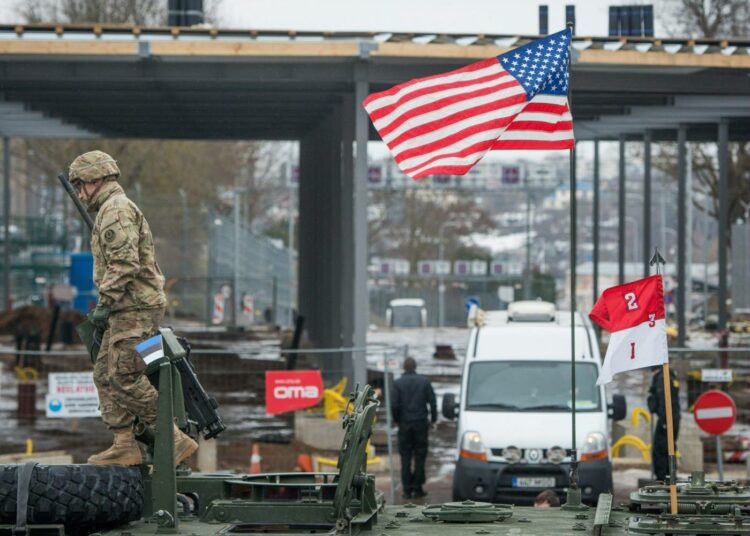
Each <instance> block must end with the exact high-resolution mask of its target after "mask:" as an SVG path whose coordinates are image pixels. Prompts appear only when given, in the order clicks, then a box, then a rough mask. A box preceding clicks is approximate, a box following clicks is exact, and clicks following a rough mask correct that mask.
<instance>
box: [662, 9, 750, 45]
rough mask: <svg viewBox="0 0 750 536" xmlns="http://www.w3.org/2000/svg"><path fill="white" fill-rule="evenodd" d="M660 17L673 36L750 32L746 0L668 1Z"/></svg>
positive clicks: (726, 35) (709, 36)
mask: <svg viewBox="0 0 750 536" xmlns="http://www.w3.org/2000/svg"><path fill="white" fill-rule="evenodd" d="M662 20H663V21H664V26H665V28H666V30H667V31H668V32H669V33H670V34H672V35H680V36H691V37H707V38H730V37H739V38H745V37H747V35H748V33H750V3H749V2H748V1H747V0H669V1H668V2H665V3H664V9H663V11H662Z"/></svg>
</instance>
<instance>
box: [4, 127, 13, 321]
mask: <svg viewBox="0 0 750 536" xmlns="http://www.w3.org/2000/svg"><path fill="white" fill-rule="evenodd" d="M10 195H11V194H10V138H8V137H5V138H3V289H4V292H3V298H4V300H3V306H4V307H5V310H6V311H10V309H11V301H12V300H11V294H10V270H11V266H10Z"/></svg>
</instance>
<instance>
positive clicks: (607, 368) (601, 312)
mask: <svg viewBox="0 0 750 536" xmlns="http://www.w3.org/2000/svg"><path fill="white" fill-rule="evenodd" d="M589 318H591V320H593V321H594V322H596V323H597V324H599V325H600V326H601V327H603V328H604V329H606V330H607V331H609V332H610V333H611V334H612V335H611V337H610V339H609V346H607V355H606V356H605V357H604V364H602V370H601V372H600V373H599V379H598V380H597V381H596V383H597V385H601V384H603V383H609V382H611V381H612V378H613V377H614V375H615V374H617V373H619V372H624V371H626V370H634V369H639V368H644V367H653V366H657V365H662V364H664V363H666V362H668V359H669V358H668V350H667V329H666V328H667V326H666V319H665V312H664V286H663V284H662V277H661V275H652V276H651V277H647V278H645V279H639V280H638V281H633V282H631V283H626V284H624V285H618V286H616V287H611V288H608V289H607V290H605V291H604V292H603V293H602V295H601V297H600V298H599V299H598V300H597V301H596V303H595V304H594V308H593V309H591V312H590V313H589Z"/></svg>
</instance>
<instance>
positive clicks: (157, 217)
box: [135, 195, 295, 326]
mask: <svg viewBox="0 0 750 536" xmlns="http://www.w3.org/2000/svg"><path fill="white" fill-rule="evenodd" d="M138 198H139V196H138V195H136V198H135V199H136V202H139V199H138ZM177 199H178V200H181V202H178V203H175V196H161V197H160V196H148V197H145V196H143V198H142V199H140V203H139V206H140V207H141V209H142V210H143V212H144V214H145V215H146V217H147V219H148V221H149V225H150V226H151V230H152V232H153V234H154V237H155V241H156V249H157V259H158V261H159V264H160V266H161V268H162V271H163V272H164V275H165V277H166V279H167V281H166V290H167V294H168V299H169V310H168V314H169V315H170V316H172V317H175V316H179V317H180V318H185V319H193V320H196V321H200V322H201V323H204V324H214V325H252V324H269V325H270V324H273V325H280V326H291V325H292V318H293V315H292V310H293V300H294V296H295V289H294V283H293V282H294V281H295V274H294V273H293V272H292V265H293V263H292V262H291V261H292V259H293V256H292V255H290V252H289V250H288V249H285V248H284V247H283V245H281V244H279V243H278V242H277V241H273V240H271V239H269V238H267V237H265V236H261V235H258V234H256V233H254V232H253V230H252V228H251V226H250V224H248V223H247V221H245V219H244V218H242V217H240V218H235V216H234V214H229V215H226V214H219V213H216V212H215V211H213V210H209V209H208V208H206V207H205V206H203V205H191V204H189V202H188V201H187V199H186V198H184V197H181V196H178V197H177Z"/></svg>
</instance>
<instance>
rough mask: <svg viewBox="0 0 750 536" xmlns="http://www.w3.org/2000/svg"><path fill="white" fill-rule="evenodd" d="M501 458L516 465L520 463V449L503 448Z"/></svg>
mask: <svg viewBox="0 0 750 536" xmlns="http://www.w3.org/2000/svg"><path fill="white" fill-rule="evenodd" d="M503 458H505V461H506V462H508V463H518V462H520V461H521V449H519V448H518V447H513V446H510V447H505V448H504V449H503Z"/></svg>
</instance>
